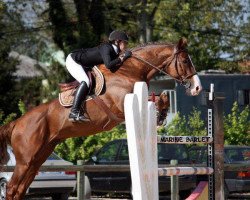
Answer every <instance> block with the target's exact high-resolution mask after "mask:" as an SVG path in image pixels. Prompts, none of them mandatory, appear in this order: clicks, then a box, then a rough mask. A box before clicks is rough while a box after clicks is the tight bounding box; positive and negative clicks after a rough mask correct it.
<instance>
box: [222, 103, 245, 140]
mask: <svg viewBox="0 0 250 200" xmlns="http://www.w3.org/2000/svg"><path fill="white" fill-rule="evenodd" d="M249 118H250V110H249V106H247V107H245V109H244V110H243V111H240V110H239V107H238V104H237V103H236V102H235V103H234V104H233V107H232V112H231V113H230V114H228V115H227V116H225V117H224V133H225V143H226V144H234V145H249V144H250V120H249Z"/></svg>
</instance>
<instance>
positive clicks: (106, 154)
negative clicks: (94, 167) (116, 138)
mask: <svg viewBox="0 0 250 200" xmlns="http://www.w3.org/2000/svg"><path fill="white" fill-rule="evenodd" d="M119 146H120V143H119V142H116V143H111V144H110V145H108V146H106V147H105V148H104V149H103V150H102V151H101V152H99V153H98V156H97V160H98V162H114V161H115V159H116V155H117V152H118V149H119Z"/></svg>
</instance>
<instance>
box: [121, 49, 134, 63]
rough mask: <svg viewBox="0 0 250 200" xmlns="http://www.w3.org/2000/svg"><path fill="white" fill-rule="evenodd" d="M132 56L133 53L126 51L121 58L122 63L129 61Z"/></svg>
mask: <svg viewBox="0 0 250 200" xmlns="http://www.w3.org/2000/svg"><path fill="white" fill-rule="evenodd" d="M131 55H132V52H131V51H129V50H126V51H125V52H124V53H123V54H122V55H121V56H120V59H121V62H124V61H125V60H126V59H128V58H129V57H131Z"/></svg>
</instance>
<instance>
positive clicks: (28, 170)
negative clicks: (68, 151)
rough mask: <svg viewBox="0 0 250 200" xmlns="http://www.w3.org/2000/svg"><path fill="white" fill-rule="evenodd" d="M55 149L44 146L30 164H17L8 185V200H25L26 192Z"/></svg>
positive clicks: (34, 155)
mask: <svg viewBox="0 0 250 200" xmlns="http://www.w3.org/2000/svg"><path fill="white" fill-rule="evenodd" d="M54 147H55V145H48V144H46V145H43V146H42V148H41V149H39V151H38V152H37V153H36V154H33V156H32V158H33V159H31V160H30V162H29V163H27V164H26V165H24V164H20V163H17V165H16V167H15V171H14V174H13V177H12V178H11V181H10V183H9V185H8V193H7V196H8V197H7V200H21V199H23V197H24V195H25V192H26V190H27V189H28V187H29V185H30V184H31V182H32V181H33V180H34V178H35V176H36V174H37V172H38V170H39V167H40V166H41V165H42V164H43V162H44V161H45V160H46V158H47V157H48V156H49V155H50V154H51V153H52V151H53V150H54ZM14 183H15V184H14ZM13 186H14V187H13Z"/></svg>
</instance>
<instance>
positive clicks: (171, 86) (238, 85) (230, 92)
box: [149, 71, 250, 123]
mask: <svg viewBox="0 0 250 200" xmlns="http://www.w3.org/2000/svg"><path fill="white" fill-rule="evenodd" d="M198 75H199V77H200V80H201V84H202V86H203V91H202V92H201V94H200V95H199V96H194V97H193V96H187V95H186V93H185V88H184V87H183V86H181V85H180V84H179V83H177V82H176V81H175V80H174V79H172V78H166V79H164V80H153V81H152V82H151V83H150V88H149V92H150V93H151V92H153V91H154V92H155V93H156V94H160V93H161V92H162V91H163V90H166V91H167V92H168V95H169V100H170V108H169V111H168V116H167V123H169V122H170V121H171V120H172V119H173V117H174V116H175V114H176V113H177V112H178V111H179V112H180V113H181V114H182V115H186V116H187V115H189V114H190V113H191V112H192V110H193V108H194V107H196V108H198V109H199V110H200V111H201V113H202V118H203V119H204V120H205V119H206V109H207V107H206V105H205V103H206V95H205V93H206V92H209V89H210V84H211V83H213V84H214V90H215V92H219V93H223V95H224V96H225V101H224V113H225V114H228V113H230V112H231V109H232V106H233V103H234V102H237V103H238V105H239V108H240V109H244V108H245V107H246V106H247V105H248V106H250V74H225V73H223V72H220V71H219V72H218V71H217V72H216V71H212V72H209V71H208V72H201V73H199V74H198Z"/></svg>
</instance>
